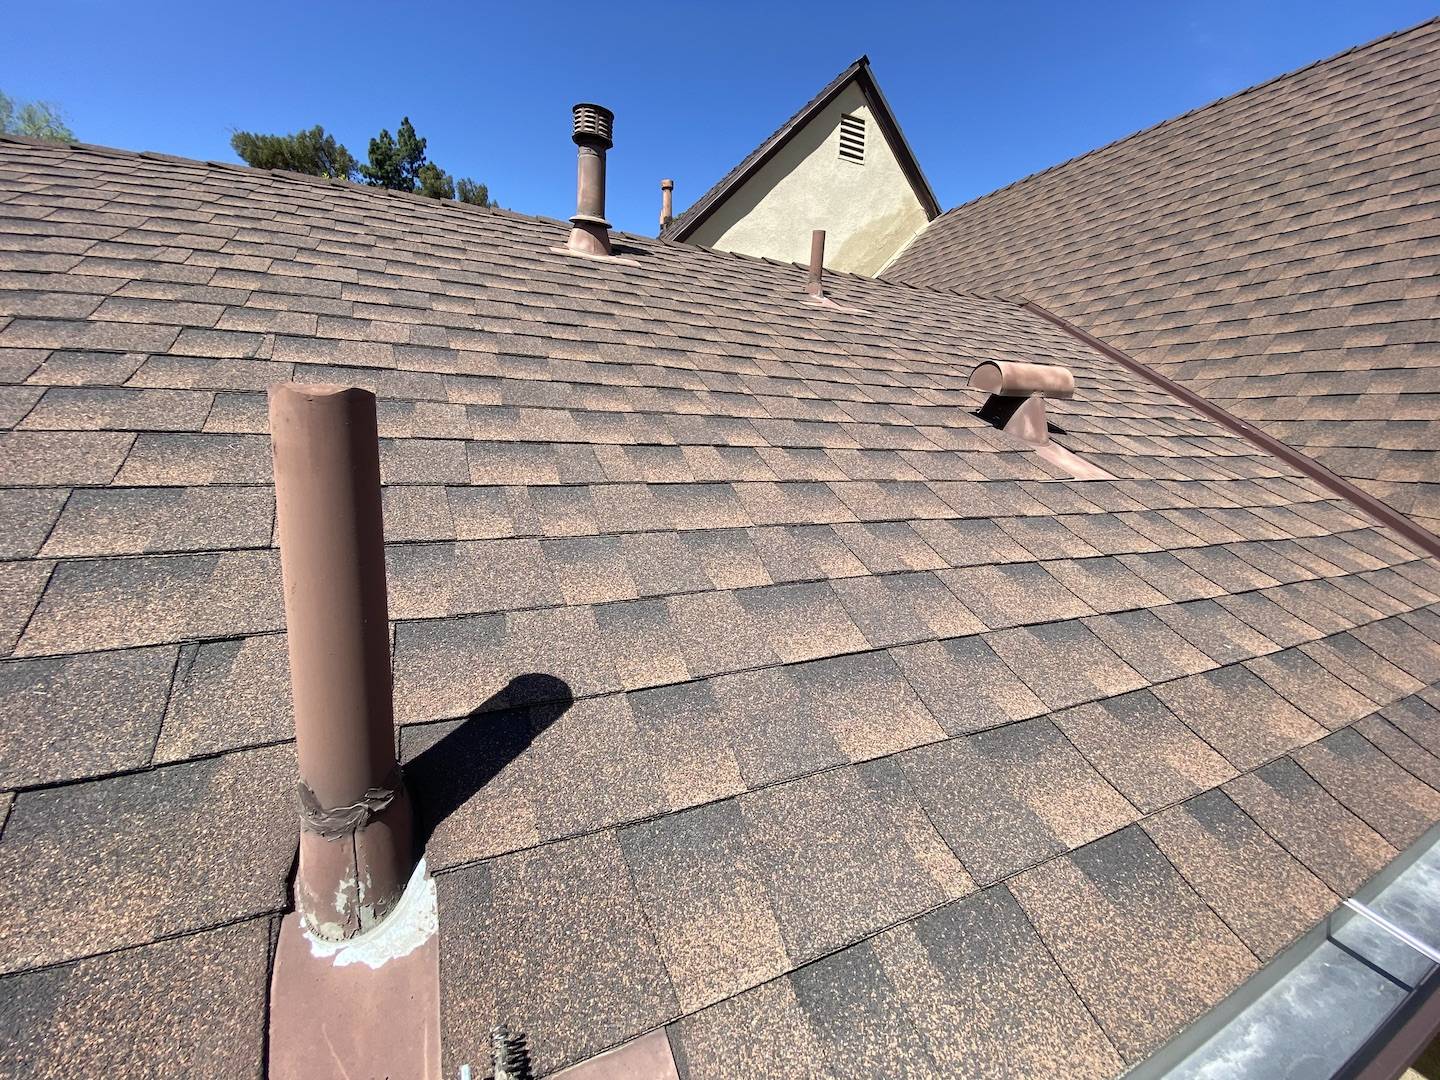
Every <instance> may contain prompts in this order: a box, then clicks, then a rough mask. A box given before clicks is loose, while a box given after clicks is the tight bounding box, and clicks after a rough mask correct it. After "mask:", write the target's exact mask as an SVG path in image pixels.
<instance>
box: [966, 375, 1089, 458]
mask: <svg viewBox="0 0 1440 1080" xmlns="http://www.w3.org/2000/svg"><path fill="white" fill-rule="evenodd" d="M970 387H971V389H974V390H984V391H987V392H988V393H989V394H990V397H989V398H987V399H986V401H985V404H984V405H982V406H980V412H979V416H980V419H982V420H986V421H988V422H989V423H991V424H993V425H995V427H997V428H999V429H1000V430H1001V431H1003V432H1005V434H1007V435H1013V436H1014V437H1015V438H1017V439H1020V440H1022V441H1024V442H1027V443H1029V444H1030V445H1031V446H1033V447H1034V448H1035V452H1036V453H1037V454H1039V455H1040V457H1042V458H1044V459H1045V461H1046V462H1048V463H1049V464H1051V465H1053V466H1055V468H1057V469H1061V470H1063V471H1065V472H1068V473H1069V474H1070V476H1071V478H1072V479H1075V480H1113V479H1114V477H1112V476H1111V475H1110V474H1109V473H1107V472H1106V471H1105V470H1104V469H1102V468H1099V467H1098V466H1096V465H1092V464H1090V463H1089V462H1088V461H1086V460H1084V459H1083V458H1081V457H1080V456H1079V455H1077V454H1075V453H1072V452H1071V451H1069V450H1067V449H1066V448H1065V447H1063V446H1061V445H1060V444H1059V443H1057V442H1052V441H1051V439H1050V423H1049V420H1048V419H1047V418H1046V416H1045V399H1046V398H1059V399H1063V398H1072V397H1074V396H1075V376H1074V375H1073V374H1071V372H1070V369H1069V368H1067V367H1061V366H1060V365H1058V364H1021V363H1015V362H1013V361H1009V360H986V361H984V362H983V363H980V364H977V365H975V370H974V371H972V372H970Z"/></svg>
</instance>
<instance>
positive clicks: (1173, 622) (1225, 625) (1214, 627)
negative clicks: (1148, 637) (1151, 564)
mask: <svg viewBox="0 0 1440 1080" xmlns="http://www.w3.org/2000/svg"><path fill="white" fill-rule="evenodd" d="M1155 614H1156V615H1158V616H1159V617H1160V618H1161V619H1163V620H1165V622H1166V623H1168V624H1169V625H1170V627H1171V629H1173V630H1174V631H1175V632H1176V633H1178V634H1180V635H1181V636H1182V637H1184V638H1185V639H1186V640H1187V641H1189V642H1190V643H1191V644H1192V645H1194V646H1195V647H1196V648H1197V649H1199V650H1200V651H1201V652H1203V653H1204V654H1205V655H1206V656H1208V657H1210V658H1211V659H1212V660H1214V661H1215V662H1216V663H1219V664H1231V663H1234V662H1235V661H1237V660H1248V659H1249V658H1250V657H1252V656H1260V655H1263V654H1264V653H1270V652H1275V651H1276V650H1277V649H1278V646H1277V645H1276V644H1275V643H1274V642H1273V641H1271V640H1270V639H1269V638H1267V637H1265V636H1264V635H1262V634H1259V633H1257V632H1256V631H1254V630H1252V629H1251V628H1250V627H1249V626H1247V625H1246V624H1245V623H1243V622H1241V621H1240V620H1239V619H1237V618H1235V616H1234V615H1231V614H1230V613H1229V612H1228V611H1226V610H1225V609H1224V608H1222V607H1221V606H1220V605H1219V604H1217V603H1216V602H1215V601H1214V600H1192V601H1190V602H1189V603H1185V604H1171V605H1169V606H1168V607H1162V608H1156V609H1155Z"/></svg>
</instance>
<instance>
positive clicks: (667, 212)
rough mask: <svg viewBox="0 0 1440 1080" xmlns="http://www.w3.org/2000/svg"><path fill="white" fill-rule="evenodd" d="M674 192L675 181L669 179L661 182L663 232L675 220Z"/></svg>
mask: <svg viewBox="0 0 1440 1080" xmlns="http://www.w3.org/2000/svg"><path fill="white" fill-rule="evenodd" d="M674 191H675V181H674V180H670V179H668V178H667V179H665V180H661V181H660V230H661V231H662V232H663V231H664V230H665V228H666V227H667V226H668V225H669V224H670V222H672V221H674V220H675V204H674Z"/></svg>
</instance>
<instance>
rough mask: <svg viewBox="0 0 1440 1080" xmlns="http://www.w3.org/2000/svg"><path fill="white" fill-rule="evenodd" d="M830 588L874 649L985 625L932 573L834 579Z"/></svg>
mask: <svg viewBox="0 0 1440 1080" xmlns="http://www.w3.org/2000/svg"><path fill="white" fill-rule="evenodd" d="M833 588H834V590H835V592H836V593H837V594H838V595H839V597H840V601H841V603H843V604H844V605H845V609H846V611H848V612H849V613H850V618H851V619H852V620H853V621H854V622H855V624H856V625H857V626H858V627H859V628H860V629H861V631H863V632H864V634H865V637H866V639H867V640H868V641H869V642H870V644H871V645H873V646H875V647H876V648H885V647H887V646H891V645H899V644H904V643H907V642H912V641H927V640H931V639H934V638H948V637H959V636H962V635H966V634H973V633H975V632H976V631H979V630H983V629H984V626H983V625H982V624H981V623H980V621H979V620H978V619H976V618H975V616H973V615H972V614H970V611H969V609H967V608H966V607H965V606H964V605H963V604H961V603H960V601H959V600H958V599H956V597H955V594H954V593H952V592H951V591H950V590H949V589H947V588H946V587H945V585H944V584H943V583H942V582H941V581H940V580H939V579H938V578H937V577H936V576H935V575H934V574H930V573H918V574H887V575H884V576H876V577H861V578H853V579H847V580H842V581H837V582H835V583H834V584H833Z"/></svg>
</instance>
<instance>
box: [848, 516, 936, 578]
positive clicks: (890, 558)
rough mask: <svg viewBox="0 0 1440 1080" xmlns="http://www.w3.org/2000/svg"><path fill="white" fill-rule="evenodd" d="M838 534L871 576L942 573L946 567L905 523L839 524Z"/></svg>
mask: <svg viewBox="0 0 1440 1080" xmlns="http://www.w3.org/2000/svg"><path fill="white" fill-rule="evenodd" d="M835 532H836V533H837V534H838V535H839V536H840V538H841V539H842V540H843V541H845V545H846V547H848V548H849V549H850V550H851V551H853V552H854V553H855V555H856V557H858V558H859V559H860V561H861V562H862V563H864V564H865V569H867V570H869V571H870V572H871V573H872V574H885V573H891V572H893V571H897V570H939V569H943V568H944V567H945V566H946V565H947V564H946V562H945V560H944V559H942V558H941V557H940V556H939V555H937V554H935V552H934V551H933V550H932V549H931V548H930V546H929V545H928V544H926V543H925V541H924V540H922V539H920V536H919V534H918V533H916V532H915V530H914V529H912V528H911V527H910V525H909V524H908V523H906V522H903V521H888V522H871V523H865V524H845V523H842V524H839V525H836V526H835Z"/></svg>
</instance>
